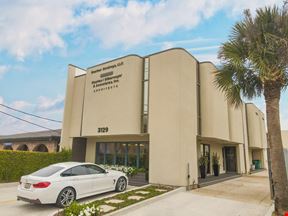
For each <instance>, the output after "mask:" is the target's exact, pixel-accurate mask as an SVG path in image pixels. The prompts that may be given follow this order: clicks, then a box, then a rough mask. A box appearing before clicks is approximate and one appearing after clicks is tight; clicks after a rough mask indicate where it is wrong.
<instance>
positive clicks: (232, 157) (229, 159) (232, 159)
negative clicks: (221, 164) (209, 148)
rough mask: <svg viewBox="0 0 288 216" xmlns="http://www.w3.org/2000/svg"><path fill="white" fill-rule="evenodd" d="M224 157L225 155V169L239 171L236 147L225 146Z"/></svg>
mask: <svg viewBox="0 0 288 216" xmlns="http://www.w3.org/2000/svg"><path fill="white" fill-rule="evenodd" d="M223 150H224V157H225V162H226V163H225V166H226V167H225V170H226V172H227V173H229V172H237V156H236V147H230V146H229V147H224V148H223Z"/></svg>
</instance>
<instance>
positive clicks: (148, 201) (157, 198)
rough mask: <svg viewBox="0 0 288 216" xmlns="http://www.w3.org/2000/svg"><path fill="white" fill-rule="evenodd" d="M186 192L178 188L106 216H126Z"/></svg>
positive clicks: (182, 188) (183, 188)
mask: <svg viewBox="0 0 288 216" xmlns="http://www.w3.org/2000/svg"><path fill="white" fill-rule="evenodd" d="M184 191H186V188H185V187H180V188H177V189H175V190H172V191H169V192H167V193H164V194H161V195H159V196H156V197H152V198H150V199H147V200H143V201H140V202H138V203H135V204H133V205H130V206H127V207H125V208H121V209H119V210H117V211H114V212H111V213H108V214H105V216H123V215H126V214H127V213H128V212H130V211H132V210H135V209H138V208H141V207H143V206H145V205H148V204H150V203H152V202H155V201H158V200H161V199H164V198H166V197H168V196H170V195H173V194H175V193H179V192H184Z"/></svg>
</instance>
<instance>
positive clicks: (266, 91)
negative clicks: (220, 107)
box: [215, 6, 288, 215]
mask: <svg viewBox="0 0 288 216" xmlns="http://www.w3.org/2000/svg"><path fill="white" fill-rule="evenodd" d="M219 58H220V60H221V63H222V66H221V67H220V69H219V70H218V71H216V72H215V73H216V76H215V84H216V86H217V87H218V88H219V89H220V90H221V91H223V92H224V94H225V96H226V98H227V100H228V102H230V103H231V104H234V105H235V106H236V107H237V106H239V105H240V104H241V103H242V100H241V98H242V97H245V98H248V99H252V98H255V97H259V96H261V95H264V98H265V102H266V114H267V128H268V143H269V145H270V155H271V170H272V182H273V186H274V192H275V194H274V199H275V213H276V214H277V215H284V214H283V213H284V212H285V211H288V180H287V174H286V169H285V160H284V153H283V146H282V140H281V127H280V118H279V101H280V96H281V92H282V91H284V90H285V89H286V88H287V86H288V12H287V10H286V9H285V7H283V8H279V7H276V6H274V7H266V8H263V9H258V10H256V14H255V16H252V15H251V13H250V11H249V10H245V11H244V18H243V20H242V21H240V22H238V23H236V24H235V26H234V27H233V30H232V34H231V35H230V36H229V40H228V42H226V43H224V44H223V45H222V46H221V48H220V51H219Z"/></svg>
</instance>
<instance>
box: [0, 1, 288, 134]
mask: <svg viewBox="0 0 288 216" xmlns="http://www.w3.org/2000/svg"><path fill="white" fill-rule="evenodd" d="M273 4H277V5H281V4H282V1H280V0H253V1H251V0H249V1H248V0H237V1H236V0H201V1H200V0H198V1H196V0H183V1H179V0H166V1H164V0H162V1H157V0H151V1H140V0H138V1H137V0H135V1H127V0H126V1H125V0H116V1H109V0H74V1H71V0H62V1H58V0H42V1H37V0H14V1H9V0H0V5H1V7H0V103H2V104H6V105H9V106H12V107H14V108H17V109H21V110H24V111H27V112H32V113H34V114H38V115H41V116H45V117H49V118H53V119H58V120H62V114H63V107H64V97H65V88H66V76H67V65H68V64H70V63H71V64H74V65H77V66H79V67H83V68H87V67H89V66H92V65H95V64H97V63H99V62H103V61H106V60H109V59H113V58H116V57H119V56H123V55H127V54H131V53H135V54H139V55H146V54H149V53H153V52H157V51H160V50H163V49H167V48H171V47H183V48H185V49H187V50H188V51H189V52H191V54H192V55H194V56H195V57H196V58H198V59H199V60H200V61H207V60H208V61H209V60H210V61H212V62H214V63H215V64H219V61H218V59H217V52H218V48H219V46H220V45H221V43H223V42H224V41H226V40H227V38H228V35H229V33H230V31H231V27H232V26H233V24H234V23H235V22H236V21H239V20H241V17H242V11H243V9H246V8H249V9H251V10H252V11H255V8H258V7H263V6H267V5H273ZM287 96H288V94H287V92H285V93H283V95H282V100H281V124H282V128H283V129H288V110H287V108H288V101H287V98H288V97H287ZM254 102H255V103H256V104H257V105H258V106H259V107H260V108H261V109H262V110H263V111H264V112H265V105H264V102H263V100H262V99H261V98H260V99H256V100H254ZM0 110H2V111H5V112H9V113H10V114H13V115H16V116H18V117H21V118H24V119H26V120H28V121H32V122H35V123H38V124H41V125H43V126H45V127H49V128H53V129H54V128H60V127H61V124H57V123H51V122H48V121H43V120H39V119H35V118H33V117H29V116H25V115H22V114H19V113H16V112H13V111H11V110H7V109H5V108H0ZM35 130H41V128H37V127H35V126H32V125H29V124H26V123H24V122H23V123H22V122H20V121H18V120H16V119H13V118H11V117H8V116H4V115H3V114H1V113H0V135H1V134H12V133H22V132H28V131H35Z"/></svg>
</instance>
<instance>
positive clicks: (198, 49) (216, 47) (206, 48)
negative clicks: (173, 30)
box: [187, 45, 220, 51]
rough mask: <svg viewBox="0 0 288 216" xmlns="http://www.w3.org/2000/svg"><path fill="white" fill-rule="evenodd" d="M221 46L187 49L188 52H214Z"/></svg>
mask: <svg viewBox="0 0 288 216" xmlns="http://www.w3.org/2000/svg"><path fill="white" fill-rule="evenodd" d="M219 47H220V46H219V45H215V46H204V47H193V48H189V49H187V50H188V51H203V50H214V49H218V48H219Z"/></svg>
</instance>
